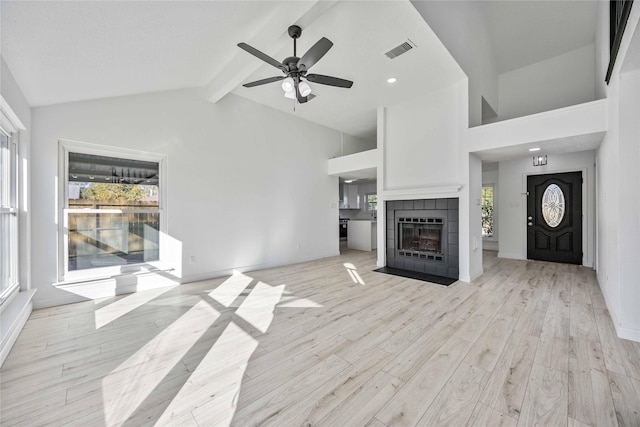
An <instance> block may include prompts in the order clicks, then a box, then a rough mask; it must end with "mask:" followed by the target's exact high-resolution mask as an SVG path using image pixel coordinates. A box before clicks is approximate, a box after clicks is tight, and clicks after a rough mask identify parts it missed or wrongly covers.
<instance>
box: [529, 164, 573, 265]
mask: <svg viewBox="0 0 640 427" xmlns="http://www.w3.org/2000/svg"><path fill="white" fill-rule="evenodd" d="M527 191H528V193H529V196H528V197H527V258H528V259H537V260H541V261H553V262H566V263H570V264H582V172H569V173H555V174H548V175H531V176H529V177H527Z"/></svg>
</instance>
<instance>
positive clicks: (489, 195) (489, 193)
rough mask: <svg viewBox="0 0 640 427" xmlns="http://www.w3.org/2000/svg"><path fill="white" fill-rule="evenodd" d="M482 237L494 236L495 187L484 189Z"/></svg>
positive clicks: (485, 187)
mask: <svg viewBox="0 0 640 427" xmlns="http://www.w3.org/2000/svg"><path fill="white" fill-rule="evenodd" d="M482 236H483V237H492V236H493V186H492V185H489V186H483V187H482Z"/></svg>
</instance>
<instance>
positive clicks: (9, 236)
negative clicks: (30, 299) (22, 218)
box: [0, 213, 18, 295]
mask: <svg viewBox="0 0 640 427" xmlns="http://www.w3.org/2000/svg"><path fill="white" fill-rule="evenodd" d="M17 226H18V218H17V217H16V216H15V215H12V214H9V213H0V235H1V236H2V239H0V295H2V293H3V292H4V291H5V290H6V289H8V288H9V287H11V285H14V284H15V283H17V281H18V278H17V274H16V268H17V259H16V255H17V254H16V253H15V248H16V238H17V229H18V228H17Z"/></svg>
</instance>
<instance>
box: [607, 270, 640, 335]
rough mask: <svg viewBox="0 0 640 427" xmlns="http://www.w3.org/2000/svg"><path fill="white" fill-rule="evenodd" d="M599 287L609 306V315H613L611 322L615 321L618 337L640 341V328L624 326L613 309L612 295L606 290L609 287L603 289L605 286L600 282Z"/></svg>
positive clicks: (614, 326)
mask: <svg viewBox="0 0 640 427" xmlns="http://www.w3.org/2000/svg"><path fill="white" fill-rule="evenodd" d="M598 287H599V288H600V291H601V292H602V296H603V297H604V303H605V305H606V306H607V311H608V312H609V317H611V322H612V323H613V328H614V329H615V330H616V335H618V338H623V339H625V340H631V341H636V342H640V330H638V329H631V328H626V327H624V326H622V325H621V323H620V320H618V317H617V315H616V311H615V310H613V307H612V306H611V297H610V296H609V294H608V293H607V292H606V291H607V289H609V288H604V289H603V287H602V286H600V282H598Z"/></svg>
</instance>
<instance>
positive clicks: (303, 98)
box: [293, 76, 309, 104]
mask: <svg viewBox="0 0 640 427" xmlns="http://www.w3.org/2000/svg"><path fill="white" fill-rule="evenodd" d="M299 84H300V77H298V76H296V77H295V78H294V79H293V85H294V86H295V90H296V98H297V99H298V103H299V104H304V103H305V102H307V101H308V100H309V99H308V97H306V96H302V95H301V94H300V88H299V87H298V85H299Z"/></svg>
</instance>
